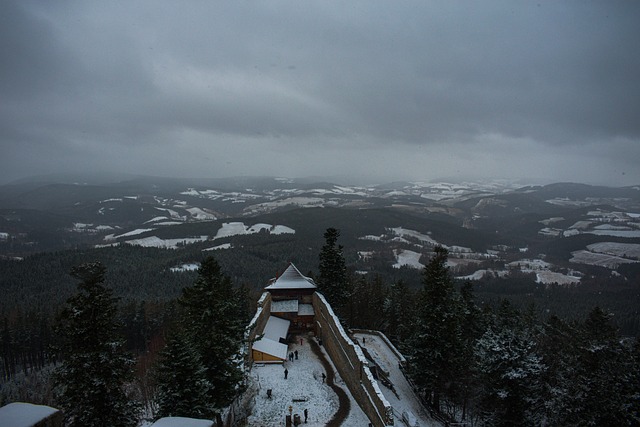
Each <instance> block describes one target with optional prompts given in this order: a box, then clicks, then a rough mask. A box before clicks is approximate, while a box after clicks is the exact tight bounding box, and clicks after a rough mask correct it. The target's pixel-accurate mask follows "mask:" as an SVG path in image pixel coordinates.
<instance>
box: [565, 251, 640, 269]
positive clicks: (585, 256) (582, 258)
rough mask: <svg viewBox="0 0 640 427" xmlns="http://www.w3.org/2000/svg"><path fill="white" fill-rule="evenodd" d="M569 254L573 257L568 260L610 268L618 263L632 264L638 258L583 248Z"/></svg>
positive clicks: (613, 267)
mask: <svg viewBox="0 0 640 427" xmlns="http://www.w3.org/2000/svg"><path fill="white" fill-rule="evenodd" d="M571 255H573V257H572V258H571V259H570V260H569V262H573V263H576V264H588V265H598V266H600V267H606V268H610V269H615V268H617V267H618V266H619V265H620V264H633V263H635V262H638V260H633V259H628V258H622V257H619V256H615V255H609V254H603V253H596V252H590V251H585V250H580V251H574V252H571Z"/></svg>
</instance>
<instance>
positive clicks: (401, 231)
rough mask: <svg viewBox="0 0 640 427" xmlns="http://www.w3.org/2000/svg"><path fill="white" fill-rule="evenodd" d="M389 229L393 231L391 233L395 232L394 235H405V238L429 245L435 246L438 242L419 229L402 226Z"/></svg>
mask: <svg viewBox="0 0 640 427" xmlns="http://www.w3.org/2000/svg"><path fill="white" fill-rule="evenodd" d="M391 231H393V233H395V235H396V236H400V237H405V238H406V237H410V238H413V239H416V240H418V241H420V242H423V243H426V244H427V245H430V246H436V245H438V244H439V243H438V242H437V241H435V240H433V239H432V238H431V237H430V236H428V235H426V234H422V233H420V232H419V231H415V230H409V229H406V228H402V227H395V228H391Z"/></svg>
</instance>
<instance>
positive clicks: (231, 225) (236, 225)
mask: <svg viewBox="0 0 640 427" xmlns="http://www.w3.org/2000/svg"><path fill="white" fill-rule="evenodd" d="M262 230H266V231H267V232H268V233H269V234H287V233H288V234H295V232H296V231H295V230H294V229H293V228H290V227H287V226H285V225H271V224H254V225H252V226H247V225H245V224H244V222H223V223H222V226H221V227H220V229H219V230H218V232H217V233H216V235H215V237H214V238H213V240H215V239H222V238H224V237H230V236H239V235H246V234H255V233H259V232H260V231H262Z"/></svg>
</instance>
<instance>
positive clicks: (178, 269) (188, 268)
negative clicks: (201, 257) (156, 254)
mask: <svg viewBox="0 0 640 427" xmlns="http://www.w3.org/2000/svg"><path fill="white" fill-rule="evenodd" d="M199 268H200V264H198V263H196V262H192V263H188V264H182V265H179V266H178V267H171V268H170V270H171V271H172V272H174V273H179V272H182V271H195V270H197V269H199Z"/></svg>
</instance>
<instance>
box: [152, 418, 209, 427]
mask: <svg viewBox="0 0 640 427" xmlns="http://www.w3.org/2000/svg"><path fill="white" fill-rule="evenodd" d="M151 427H213V421H210V420H198V419H196V418H185V417H165V418H160V419H159V420H158V421H156V422H155V423H153V424H151Z"/></svg>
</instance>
